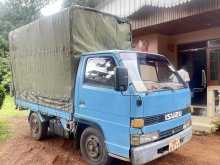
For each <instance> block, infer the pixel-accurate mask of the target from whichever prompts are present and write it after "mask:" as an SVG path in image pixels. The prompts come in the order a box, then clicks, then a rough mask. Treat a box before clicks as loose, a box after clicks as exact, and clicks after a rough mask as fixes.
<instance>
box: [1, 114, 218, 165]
mask: <svg viewBox="0 0 220 165" xmlns="http://www.w3.org/2000/svg"><path fill="white" fill-rule="evenodd" d="M11 128H12V131H13V132H14V136H13V137H12V138H10V139H9V140H8V141H6V142H4V143H0V164H1V165H14V164H16V165H64V164H65V165H86V163H85V162H84V161H83V160H82V158H81V157H80V154H79V150H77V149H75V150H74V149H73V142H72V141H71V140H65V139H62V138H59V137H51V138H49V139H46V140H44V141H34V140H33V139H32V138H31V137H30V132H29V127H28V123H27V121H26V119H25V118H24V117H19V118H16V119H12V122H11ZM112 164H114V165H129V163H125V162H122V161H118V160H114V161H113V163H112ZM176 164H178V165H220V135H217V134H216V135H210V136H194V137H193V139H192V141H191V142H190V143H189V144H187V145H186V146H184V147H183V148H181V149H180V150H178V151H176V152H174V153H171V154H169V155H167V156H165V157H163V158H160V159H158V160H155V161H153V162H151V163H149V165H176Z"/></svg>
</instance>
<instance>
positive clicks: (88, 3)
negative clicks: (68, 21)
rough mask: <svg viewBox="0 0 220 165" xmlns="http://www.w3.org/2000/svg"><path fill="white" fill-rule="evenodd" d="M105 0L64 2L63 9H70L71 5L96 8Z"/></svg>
mask: <svg viewBox="0 0 220 165" xmlns="http://www.w3.org/2000/svg"><path fill="white" fill-rule="evenodd" d="M102 1H103V0H64V1H63V7H64V8H66V7H69V6H71V5H80V6H85V7H91V8H95V7H96V6H97V5H98V4H99V3H101V2H102Z"/></svg>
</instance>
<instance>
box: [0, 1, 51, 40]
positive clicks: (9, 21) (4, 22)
mask: <svg viewBox="0 0 220 165" xmlns="http://www.w3.org/2000/svg"><path fill="white" fill-rule="evenodd" d="M48 3H49V0H37V1H36V0H7V1H6V2H5V4H4V6H3V7H1V6H2V5H1V6H0V9H1V8H2V9H3V11H1V12H0V35H2V36H3V37H4V38H7V35H8V33H9V32H10V31H11V30H14V29H15V28H17V27H20V26H23V25H25V24H28V23H30V22H31V21H33V20H35V19H37V18H38V17H39V16H40V10H41V8H43V6H45V5H46V4H48Z"/></svg>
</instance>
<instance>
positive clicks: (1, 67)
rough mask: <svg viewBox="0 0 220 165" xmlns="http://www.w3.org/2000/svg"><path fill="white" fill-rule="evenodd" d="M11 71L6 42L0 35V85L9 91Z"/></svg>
mask: <svg viewBox="0 0 220 165" xmlns="http://www.w3.org/2000/svg"><path fill="white" fill-rule="evenodd" d="M10 82H11V73H10V67H9V60H8V43H7V41H6V40H5V39H4V38H2V37H1V36H0V85H2V86H3V87H4V88H5V89H6V91H7V92H8V91H9V86H10V85H9V84H10Z"/></svg>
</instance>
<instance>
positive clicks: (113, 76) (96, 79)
mask: <svg viewBox="0 0 220 165" xmlns="http://www.w3.org/2000/svg"><path fill="white" fill-rule="evenodd" d="M74 95H75V97H74V98H75V100H74V105H75V106H74V107H75V110H74V114H73V115H74V118H75V120H76V121H77V123H78V124H79V125H80V124H83V123H84V124H86V125H87V126H88V127H87V126H86V127H87V128H86V129H88V128H90V127H91V128H93V129H95V130H96V131H97V132H99V133H98V136H97V135H96V133H97V132H94V133H91V132H92V131H91V130H90V131H89V135H88V134H86V135H87V136H84V133H82V134H81V145H84V144H85V145H84V147H81V152H82V155H83V156H84V158H85V159H86V160H87V161H88V162H89V163H90V164H96V163H97V162H99V163H100V162H101V163H100V164H106V163H107V160H108V159H105V161H100V159H101V160H103V159H104V158H100V156H101V155H103V152H106V153H108V156H110V157H115V158H119V159H122V160H126V161H131V162H132V163H133V164H144V163H147V162H149V161H151V160H154V159H156V158H158V157H161V156H162V155H165V154H167V153H169V152H172V151H175V150H176V149H178V148H179V147H180V146H182V145H183V144H185V143H187V142H188V141H189V140H190V139H191V136H192V128H191V115H190V100H191V99H190V90H189V88H188V86H187V84H185V82H184V81H183V80H182V79H181V77H180V76H179V75H178V73H177V72H176V70H175V68H174V67H173V65H172V64H171V63H170V62H169V61H168V59H167V58H166V57H164V56H162V55H158V54H151V53H144V52H136V51H119V50H113V51H106V52H95V53H86V54H83V55H82V56H81V58H80V63H79V68H78V72H77V77H76V83H75V91H74ZM84 131H85V130H84ZM100 137H101V138H100ZM83 139H84V140H83ZM101 141H103V144H100V143H102V142H101ZM100 146H102V147H104V148H105V149H104V151H103V149H102V148H99V147H100ZM82 148H83V149H82ZM108 156H104V157H105V158H106V157H108Z"/></svg>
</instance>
